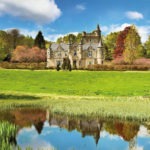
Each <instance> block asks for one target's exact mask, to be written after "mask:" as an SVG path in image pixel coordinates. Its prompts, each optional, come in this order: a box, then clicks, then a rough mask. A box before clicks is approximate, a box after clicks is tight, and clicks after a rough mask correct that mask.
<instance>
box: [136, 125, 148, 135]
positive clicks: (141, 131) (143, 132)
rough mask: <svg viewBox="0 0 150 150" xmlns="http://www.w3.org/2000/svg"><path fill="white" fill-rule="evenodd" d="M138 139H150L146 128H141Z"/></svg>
mask: <svg viewBox="0 0 150 150" xmlns="http://www.w3.org/2000/svg"><path fill="white" fill-rule="evenodd" d="M138 137H150V134H149V132H148V130H147V128H146V127H144V126H140V129H139V132H138Z"/></svg>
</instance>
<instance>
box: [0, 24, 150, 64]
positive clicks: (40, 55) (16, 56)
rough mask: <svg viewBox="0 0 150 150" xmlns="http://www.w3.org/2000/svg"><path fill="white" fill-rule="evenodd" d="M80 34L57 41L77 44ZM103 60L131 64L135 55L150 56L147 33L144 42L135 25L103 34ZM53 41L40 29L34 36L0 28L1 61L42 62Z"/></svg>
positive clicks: (149, 43)
mask: <svg viewBox="0 0 150 150" xmlns="http://www.w3.org/2000/svg"><path fill="white" fill-rule="evenodd" d="M81 39H82V34H81V33H79V34H77V35H74V34H69V35H66V36H64V37H60V38H58V39H57V43H61V42H64V43H68V42H69V41H71V42H72V43H79V42H80V41H81ZM102 39H103V44H104V50H105V53H104V54H105V60H107V61H112V60H113V61H114V60H115V61H118V62H119V63H127V64H132V63H133V62H134V60H135V59H137V58H141V57H142V58H150V36H149V38H148V40H147V41H146V42H145V43H142V42H141V37H140V35H139V33H138V31H137V29H136V27H135V26H134V25H132V26H128V27H126V28H125V29H124V30H123V31H120V32H113V33H110V34H108V35H106V36H102ZM51 43H52V42H50V41H46V40H45V39H44V36H43V34H42V32H41V31H39V32H38V33H37V36H36V37H35V38H32V37H31V36H24V35H22V34H20V31H19V30H18V29H11V30H8V31H2V30H0V61H12V62H43V61H46V48H47V47H48V46H49V45H50V44H51Z"/></svg>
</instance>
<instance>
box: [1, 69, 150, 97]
mask: <svg viewBox="0 0 150 150" xmlns="http://www.w3.org/2000/svg"><path fill="white" fill-rule="evenodd" d="M0 91H2V92H8V91H11V92H24V93H35V94H36V93H47V94H55V95H79V96H150V72H103V71H102V72H88V71H72V72H56V71H28V70H0Z"/></svg>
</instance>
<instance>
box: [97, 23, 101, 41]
mask: <svg viewBox="0 0 150 150" xmlns="http://www.w3.org/2000/svg"><path fill="white" fill-rule="evenodd" d="M96 31H97V32H96V33H97V36H99V40H100V37H101V30H100V27H99V24H98V25H97V30H96Z"/></svg>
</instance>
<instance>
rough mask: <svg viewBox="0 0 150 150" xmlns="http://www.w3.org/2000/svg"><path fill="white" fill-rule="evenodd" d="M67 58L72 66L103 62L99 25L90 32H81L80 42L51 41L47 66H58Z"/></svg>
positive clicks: (84, 66)
mask: <svg viewBox="0 0 150 150" xmlns="http://www.w3.org/2000/svg"><path fill="white" fill-rule="evenodd" d="M64 58H69V59H70V62H71V66H72V67H77V68H86V67H88V65H92V64H103V61H104V47H103V42H102V37H101V30H100V27H99V25H98V26H97V29H96V30H94V31H93V32H92V33H86V32H83V33H82V39H81V41H80V43H72V42H71V41H69V43H68V44H66V43H60V44H57V43H52V44H51V46H50V47H49V48H48V49H47V68H50V67H56V66H57V64H60V66H61V65H62V63H63V59H64Z"/></svg>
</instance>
